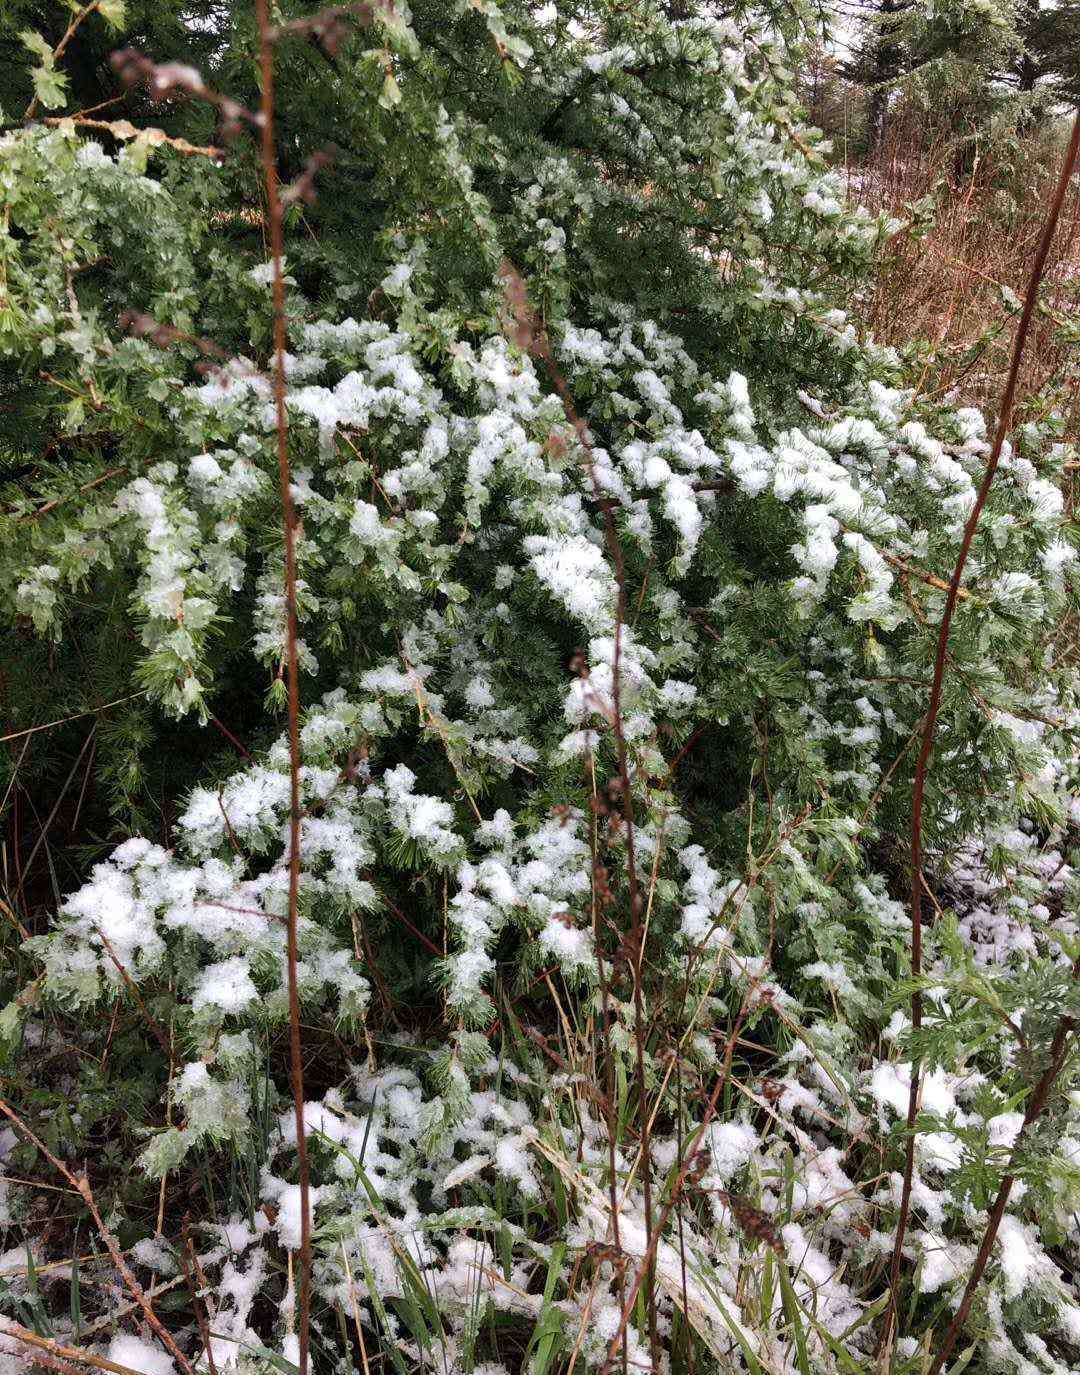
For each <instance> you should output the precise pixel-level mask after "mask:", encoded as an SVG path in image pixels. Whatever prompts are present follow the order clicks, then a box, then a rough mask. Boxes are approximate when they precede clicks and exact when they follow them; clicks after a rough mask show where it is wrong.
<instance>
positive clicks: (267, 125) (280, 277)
mask: <svg viewBox="0 0 1080 1375" xmlns="http://www.w3.org/2000/svg"><path fill="white" fill-rule="evenodd" d="M255 16H256V21H257V23H258V28H259V58H260V65H261V68H262V98H261V102H260V116H261V118H260V134H261V141H262V168H263V178H264V181H265V185H266V204H267V216H268V219H269V227H270V257H271V262H272V265H273V302H274V416H275V428H276V432H277V454H278V474H279V480H280V484H281V511H282V519H283V522H284V526H285V641H286V643H285V659H286V673H287V681H288V697H289V927H288V940H287V945H288V967H289V968H288V977H289V1065H290V1071H291V1078H292V1093H293V1108H294V1111H295V1115H296V1157H297V1164H298V1166H299V1172H300V1321H299V1335H298V1340H299V1367H300V1375H307V1371H308V1343H309V1336H310V1332H309V1324H310V1311H311V1175H310V1166H309V1162H308V1152H307V1137H306V1134H305V1130H304V1060H303V1048H302V1045H301V1039H300V995H299V989H298V978H297V959H298V948H297V947H298V942H297V927H298V924H299V900H300V683H299V669H298V664H297V650H296V619H297V617H296V510H295V507H294V504H293V498H292V477H291V473H290V470H289V439H288V421H287V418H286V412H285V345H286V338H285V262H284V254H285V228H284V220H283V210H282V204H281V193H280V189H279V186H278V172H277V157H276V154H275V150H274V41H273V37H274V36H273V31H272V28H271V24H270V9H269V0H255Z"/></svg>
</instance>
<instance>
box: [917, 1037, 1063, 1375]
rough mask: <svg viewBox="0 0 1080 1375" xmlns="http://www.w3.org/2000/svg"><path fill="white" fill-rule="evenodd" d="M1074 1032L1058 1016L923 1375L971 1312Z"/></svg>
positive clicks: (937, 1368)
mask: <svg viewBox="0 0 1080 1375" xmlns="http://www.w3.org/2000/svg"><path fill="white" fill-rule="evenodd" d="M1075 1029H1076V1020H1075V1018H1073V1017H1062V1019H1061V1021H1060V1022H1059V1023H1058V1027H1057V1030H1056V1031H1055V1033H1054V1039H1053V1042H1052V1043H1051V1046H1050V1063H1049V1064H1048V1065H1047V1066H1046V1069H1045V1070H1044V1071H1043V1074H1042V1077H1041V1078H1040V1079H1039V1082H1038V1083H1037V1084H1036V1085H1035V1089H1034V1091H1033V1093H1032V1095H1031V1098H1030V1100H1029V1101H1028V1105H1027V1110H1026V1111H1025V1113H1024V1124H1023V1126H1022V1127H1021V1128H1020V1133H1019V1135H1018V1136H1017V1138H1016V1141H1015V1143H1014V1145H1013V1149H1012V1156H1011V1157H1010V1160H1009V1172H1008V1174H1006V1175H1005V1177H1004V1178H1003V1179H1002V1181H1001V1187H1000V1188H999V1189H998V1192H997V1197H996V1198H995V1199H994V1206H993V1207H992V1208H991V1209H990V1216H989V1217H988V1218H987V1221H986V1231H985V1232H984V1233H983V1239H982V1243H981V1245H980V1246H979V1254H978V1255H977V1256H976V1257H975V1264H974V1265H973V1266H972V1267H971V1274H970V1275H969V1276H968V1282H967V1284H966V1285H965V1287H964V1296H963V1298H962V1299H961V1300H960V1306H959V1307H958V1308H957V1310H956V1312H955V1314H954V1315H953V1320H952V1322H951V1323H950V1324H949V1326H948V1327H947V1328H946V1330H945V1335H944V1337H943V1338H942V1340H941V1345H940V1347H939V1348H938V1352H937V1355H936V1356H935V1357H934V1362H933V1364H932V1365H931V1367H930V1369H929V1371H928V1372H927V1375H940V1372H941V1370H942V1368H943V1366H944V1365H945V1362H946V1360H947V1359H948V1357H949V1354H950V1352H951V1351H952V1349H953V1347H954V1346H955V1345H956V1341H957V1338H958V1337H959V1336H960V1332H961V1330H962V1328H963V1326H964V1323H965V1322H966V1321H967V1316H968V1314H969V1313H970V1312H971V1305H972V1303H973V1301H974V1299H975V1291H976V1290H977V1289H978V1287H979V1283H980V1281H981V1280H982V1277H983V1273H984V1272H985V1270H986V1267H987V1264H988V1263H989V1260H990V1252H991V1251H992V1250H993V1247H994V1242H995V1241H996V1239H997V1234H998V1228H999V1227H1000V1226H1001V1219H1002V1218H1003V1217H1004V1215H1005V1205H1006V1204H1007V1203H1008V1201H1009V1195H1010V1194H1011V1193H1012V1187H1013V1184H1014V1183H1015V1182H1016V1175H1015V1173H1014V1169H1015V1162H1016V1160H1017V1158H1018V1156H1019V1153H1020V1148H1021V1143H1022V1142H1023V1140H1024V1134H1025V1132H1026V1131H1027V1129H1028V1128H1029V1127H1030V1126H1031V1124H1032V1122H1034V1121H1035V1119H1036V1118H1037V1117H1039V1116H1040V1115H1041V1114H1042V1111H1043V1109H1044V1108H1045V1107H1046V1102H1047V1099H1048V1098H1049V1097H1050V1090H1051V1089H1052V1088H1053V1087H1054V1081H1055V1080H1056V1079H1057V1077H1058V1075H1059V1074H1060V1073H1061V1070H1062V1068H1063V1066H1064V1064H1065V1060H1066V1057H1067V1056H1068V1053H1069V1037H1070V1033H1072V1032H1073V1031H1075Z"/></svg>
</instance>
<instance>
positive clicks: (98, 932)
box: [94, 926, 172, 1062]
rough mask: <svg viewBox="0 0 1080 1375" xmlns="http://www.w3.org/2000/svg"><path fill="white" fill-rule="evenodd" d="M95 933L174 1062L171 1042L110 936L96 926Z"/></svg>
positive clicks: (168, 1056) (156, 1037)
mask: <svg viewBox="0 0 1080 1375" xmlns="http://www.w3.org/2000/svg"><path fill="white" fill-rule="evenodd" d="M94 931H95V933H96V935H97V937H98V940H100V941H101V943H102V945H103V946H104V947H105V950H106V953H107V954H108V956H109V959H110V960H112V962H113V964H114V965H115V966H116V969H117V973H118V974H119V975H120V977H121V979H123V981H124V984H125V986H126V988H127V990H128V992H129V993H130V994H131V996H132V998H133V999H134V1000H135V1005H136V1006H137V1007H138V1009H139V1011H140V1012H141V1013H142V1015H143V1018H144V1020H145V1021H146V1025H147V1026H148V1027H149V1028H150V1030H151V1031H152V1032H153V1035H154V1039H155V1040H156V1041H157V1043H158V1045H159V1046H160V1047H161V1049H162V1050H163V1051H164V1052H165V1058H166V1060H169V1061H170V1062H171V1060H172V1051H171V1050H170V1048H169V1042H168V1040H167V1039H166V1036H165V1033H164V1032H163V1031H162V1029H161V1027H160V1026H159V1025H158V1024H157V1022H156V1021H155V1020H154V1018H153V1016H152V1015H151V1013H150V1009H149V1008H148V1007H147V1006H146V1003H145V1002H143V996H142V994H141V993H140V992H139V990H138V987H137V986H136V983H135V980H134V979H133V978H132V977H131V975H130V974H129V973H128V972H127V970H126V969H125V968H124V966H123V965H122V964H121V962H120V959H119V957H118V956H117V954H116V951H115V950H114V949H113V948H112V945H111V943H110V941H109V938H108V936H106V934H105V932H104V931H102V929H101V927H100V926H95V927H94Z"/></svg>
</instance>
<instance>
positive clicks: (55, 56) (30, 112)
mask: <svg viewBox="0 0 1080 1375" xmlns="http://www.w3.org/2000/svg"><path fill="white" fill-rule="evenodd" d="M99 3H100V0H90V4H89V5H84V6H83V8H82V9H81V10H79V11H78V12H77V13H76V15H75V17H74V18H73V19H72V21H71V23H70V24H69V25H68V26H67V28H66V29H65V31H64V36H63V38H61V40H60V42H59V43H57V45H56V47H55V48H53V52H52V61H53V65H54V66H55V65H56V63H57V62H59V60H60V58H62V57H63V55H64V49H65V48H66V47H67V45H68V44H69V43H70V42H71V40H72V38H73V37H74V35H75V30H76V29H77V28H78V27H79V25H80V24H81V23H82V22H83V20H84V19H89V18H90V16H91V15H92V14H93V13H94V11H95V10H96V9H97V7H98V5H99ZM37 108H38V98H37V96H36V95H35V96H34V98H33V99H32V100H31V102H30V104H29V105H28V106H27V107H26V114H25V115H24V116H23V118H24V119H33V117H34V116H35V115H36V114H37Z"/></svg>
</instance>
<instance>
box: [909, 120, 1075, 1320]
mask: <svg viewBox="0 0 1080 1375" xmlns="http://www.w3.org/2000/svg"><path fill="white" fill-rule="evenodd" d="M1078 150H1080V112H1078V113H1077V116H1076V119H1075V120H1074V122H1073V129H1072V137H1071V138H1070V139H1069V147H1068V151H1067V153H1066V155H1065V161H1064V164H1063V166H1062V169H1061V176H1060V177H1059V178H1058V185H1057V191H1056V193H1055V195H1054V200H1053V203H1052V205H1051V207H1050V213H1049V215H1048V216H1047V219H1046V224H1045V225H1044V227H1043V233H1042V238H1041V240H1040V242H1039V247H1038V250H1037V251H1036V254H1035V261H1034V263H1033V264H1032V268H1031V275H1030V277H1029V278H1028V286H1027V294H1026V296H1025V298H1024V309H1023V312H1022V313H1021V316H1020V323H1019V324H1018V326H1017V329H1016V337H1015V338H1014V340H1013V348H1012V358H1011V360H1010V363H1009V375H1008V378H1007V380H1006V383H1005V391H1004V394H1003V395H1002V398H1001V409H1000V412H999V414H998V422H997V428H996V430H995V432H994V442H993V445H992V447H991V450H990V457H989V459H988V460H987V463H986V471H985V472H984V474H983V480H982V483H981V484H980V487H979V491H978V494H977V496H976V498H975V504H974V505H973V506H972V508H971V513H970V514H969V516H968V519H967V524H966V525H965V526H964V536H963V539H962V540H961V542H960V552H959V554H958V555H957V558H956V564H955V565H954V567H953V571H952V577H951V578H950V579H949V590H948V593H947V594H946V597H945V609H944V612H943V613H942V617H941V626H940V629H939V631H938V641H937V654H936V655H935V658H934V677H933V682H932V684H931V688H930V704H929V707H928V709H927V713H926V718H925V720H924V722H923V729H922V745H921V747H920V749H919V758H918V762H917V763H916V766H915V785H914V790H913V793H912V799H911V974H912V978H913V979H918V978H920V977H921V975H922V892H923V872H922V863H923V852H922V826H923V804H924V800H925V794H926V776H927V771H928V766H929V762H930V754H931V751H932V750H933V748H934V734H935V729H936V726H937V718H938V711H939V709H940V707H941V697H942V690H943V687H944V681H945V666H946V657H947V653H948V648H949V631H950V629H951V627H952V620H953V615H954V613H955V611H956V603H957V599H958V597H959V594H960V580H961V578H962V577H963V574H964V567H965V565H966V564H967V560H968V554H969V552H970V550H971V542H972V540H973V539H974V537H975V529H976V527H977V526H978V524H979V517H980V516H981V515H982V510H983V507H984V506H985V505H986V499H987V497H988V496H989V494H990V487H991V485H992V483H993V481H994V474H995V473H996V472H997V468H998V463H999V462H1000V459H1001V450H1002V447H1003V446H1004V443H1005V436H1006V435H1007V434H1008V432H1009V430H1010V429H1011V427H1012V420H1013V408H1014V405H1015V402H1016V390H1017V384H1018V382H1019V378H1020V362H1021V359H1022V357H1023V352H1024V346H1025V344H1026V343H1027V337H1028V332H1029V330H1030V328H1031V321H1032V317H1033V316H1034V314H1035V305H1036V302H1037V301H1038V296H1039V284H1040V282H1041V281H1042V276H1043V272H1044V270H1045V268H1046V260H1047V257H1048V256H1049V253H1050V245H1051V243H1052V242H1053V238H1054V231H1055V230H1056V229H1057V223H1058V219H1059V217H1060V215H1061V208H1062V206H1063V204H1064V202H1065V195H1066V192H1067V191H1068V188H1069V179H1070V178H1071V176H1072V173H1073V168H1074V167H1075V166H1076V158H1077V152H1078ZM922 1013H923V1002H922V990H921V989H920V988H918V987H916V989H915V991H914V992H913V993H912V995H911V1028H912V1032H913V1033H914V1034H915V1035H917V1034H918V1031H919V1028H920V1027H921V1026H922ZM920 1088H921V1075H920V1072H919V1062H918V1055H917V1053H916V1052H914V1051H913V1053H912V1063H911V1091H910V1093H909V1095H908V1110H907V1151H906V1155H905V1159H904V1176H903V1183H902V1185H901V1190H900V1215H899V1217H898V1219H897V1224H896V1241H895V1243H894V1246H893V1253H892V1264H891V1267H890V1278H889V1308H888V1311H887V1315H886V1321H885V1325H884V1329H883V1335H884V1338H885V1339H886V1340H887V1338H888V1334H889V1331H890V1328H891V1325H892V1323H893V1321H894V1320H895V1317H896V1313H897V1311H898V1305H899V1293H900V1267H901V1264H902V1261H903V1250H904V1238H905V1235H906V1233H907V1226H908V1220H909V1218H910V1216H911V1187H912V1179H913V1176H914V1172H915V1122H916V1119H917V1117H918V1114H919V1093H920ZM1003 1206H1004V1205H1003Z"/></svg>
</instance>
